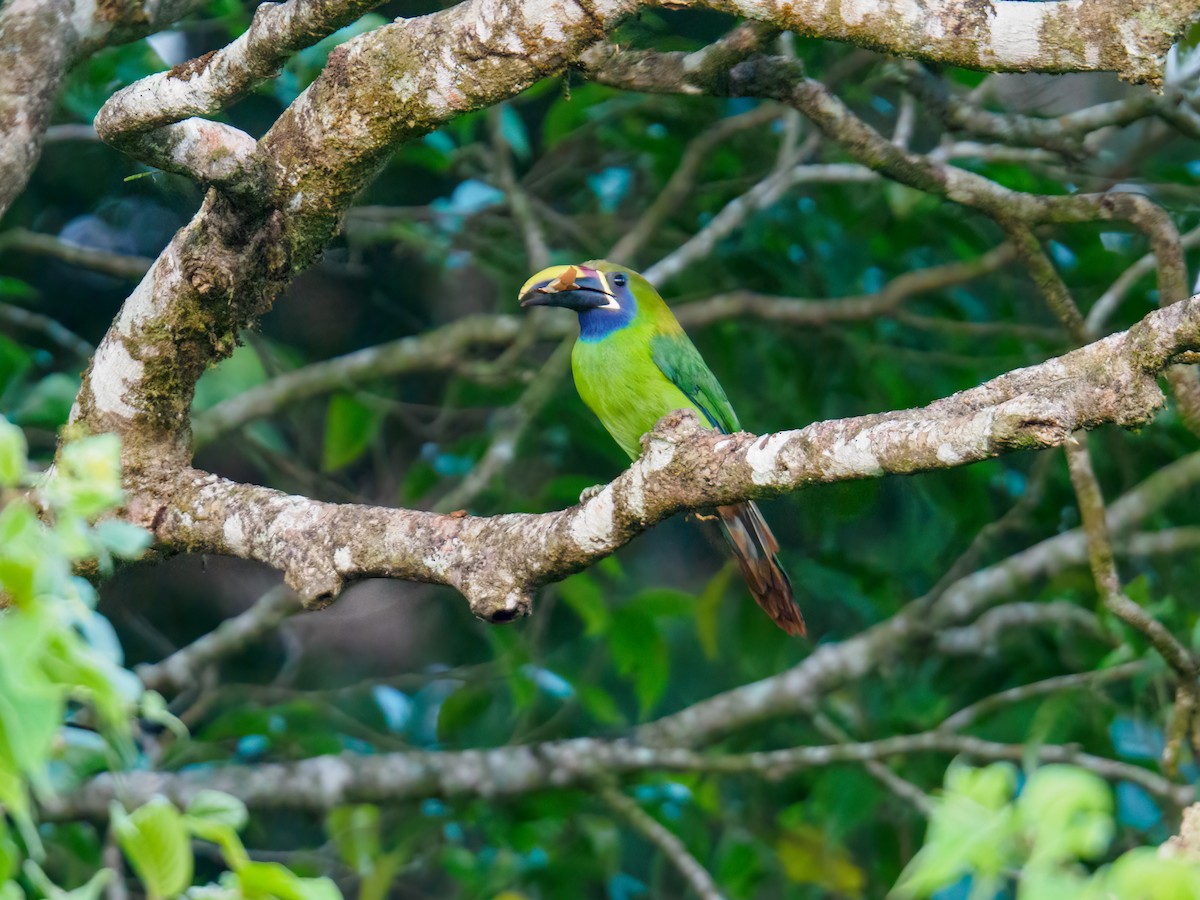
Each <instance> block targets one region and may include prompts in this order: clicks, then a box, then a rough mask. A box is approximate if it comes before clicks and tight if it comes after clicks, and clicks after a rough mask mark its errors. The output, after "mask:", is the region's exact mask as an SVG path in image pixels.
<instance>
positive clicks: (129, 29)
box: [0, 0, 201, 216]
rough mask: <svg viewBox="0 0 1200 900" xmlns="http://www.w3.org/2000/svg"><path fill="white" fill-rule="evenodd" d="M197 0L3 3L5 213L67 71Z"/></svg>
mask: <svg viewBox="0 0 1200 900" xmlns="http://www.w3.org/2000/svg"><path fill="white" fill-rule="evenodd" d="M200 5H201V4H200V2H199V0H115V2H106V3H92V2H86V0H7V2H5V3H4V4H3V5H0V216H3V215H4V213H5V211H6V210H7V209H8V207H9V205H10V204H11V203H12V201H13V200H14V199H15V198H16V197H17V195H18V194H20V193H21V191H22V190H24V188H25V184H26V182H27V181H28V180H29V174H30V172H32V171H33V167H34V165H35V164H36V163H37V160H38V157H39V156H40V155H41V150H42V141H43V139H44V136H45V132H46V126H47V125H48V124H49V120H50V113H51V111H52V110H53V107H54V101H55V98H56V97H57V96H58V89H59V86H60V85H61V83H62V78H63V75H64V74H65V73H66V72H67V70H68V69H70V68H71V66H72V65H74V64H75V63H76V62H78V61H79V60H80V59H83V58H84V57H85V56H87V55H88V54H90V53H94V52H95V51H96V50H98V49H100V48H101V47H104V46H107V45H109V44H118V43H124V42H126V41H131V40H136V39H137V38H140V37H144V36H145V35H147V34H151V33H152V32H154V31H158V30H160V29H161V28H163V27H164V26H165V25H168V24H169V23H171V22H173V21H175V20H176V19H179V18H180V17H182V16H184V15H187V14H188V13H189V12H191V11H192V10H193V9H195V8H196V7H198V6H200Z"/></svg>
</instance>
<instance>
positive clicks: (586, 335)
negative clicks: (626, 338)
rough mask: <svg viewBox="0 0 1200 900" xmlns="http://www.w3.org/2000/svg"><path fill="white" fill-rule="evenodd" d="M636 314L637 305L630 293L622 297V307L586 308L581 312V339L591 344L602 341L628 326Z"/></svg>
mask: <svg viewBox="0 0 1200 900" xmlns="http://www.w3.org/2000/svg"><path fill="white" fill-rule="evenodd" d="M635 315H637V306H636V304H634V302H633V297H632V296H630V295H628V294H626V296H624V297H622V298H621V308H620V309H585V310H584V311H583V312H581V313H580V314H579V339H580V340H581V341H587V342H588V343H589V344H591V343H595V342H596V341H602V340H604V339H605V338H606V337H608V336H609V335H610V334H612V333H613V332H614V331H620V330H621V329H622V328H625V327H627V326H628V325H629V324H630V323H631V322H632V321H633V317H634V316H635Z"/></svg>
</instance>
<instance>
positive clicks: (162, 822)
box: [111, 797, 192, 898]
mask: <svg viewBox="0 0 1200 900" xmlns="http://www.w3.org/2000/svg"><path fill="white" fill-rule="evenodd" d="M111 818H112V827H113V830H114V833H115V834H116V837H117V843H118V844H120V846H121V849H122V850H123V851H124V852H125V856H126V857H127V858H128V859H129V863H130V865H132V866H133V870H134V871H135V872H136V873H137V876H138V878H140V879H141V881H142V884H144V885H145V886H146V891H147V893H148V894H149V896H151V897H155V898H162V897H174V896H175V895H176V894H181V893H183V892H184V890H186V889H187V887H188V886H189V885H190V884H191V883H192V844H191V840H190V838H189V836H188V830H187V828H186V827H185V825H184V820H183V816H182V815H181V814H180V812H179V810H177V809H176V808H175V807H174V806H172V805H171V804H170V803H169V802H168V801H167V800H165V799H163V798H162V797H157V798H155V799H154V800H151V801H150V802H149V803H146V804H145V805H143V806H140V807H138V808H137V809H135V810H134V811H133V812H132V813H131V814H127V813H126V812H125V811H124V810H123V809H121V807H120V806H119V805H117V804H115V803H114V804H113V807H112V813H111Z"/></svg>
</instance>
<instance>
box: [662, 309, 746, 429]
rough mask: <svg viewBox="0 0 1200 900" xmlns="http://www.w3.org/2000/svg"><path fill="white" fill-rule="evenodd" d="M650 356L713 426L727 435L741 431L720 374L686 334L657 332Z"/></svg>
mask: <svg viewBox="0 0 1200 900" xmlns="http://www.w3.org/2000/svg"><path fill="white" fill-rule="evenodd" d="M650 357H651V359H653V360H654V364H655V365H656V366H658V368H659V370H660V371H661V372H662V373H663V374H664V375H666V376H667V379H668V380H670V381H671V382H672V383H673V384H674V385H675V386H676V387H677V388H679V390H681V391H682V392H683V393H684V394H685V395H686V396H687V398H688V399H689V400H691V401H692V403H694V404H696V408H697V409H699V410H700V411H701V412H702V413H704V416H705V418H707V419H708V421H709V424H710V425H712V427H713V428H716V429H717V430H718V431H724V432H725V433H726V434H732V433H733V432H735V431H740V430H741V426H740V425H739V424H738V419H737V414H736V413H734V411H733V407H732V406H730V405H729V398H728V397H726V396H725V391H724V389H723V388H722V387H721V383H720V382H719V381H717V376H715V375H713V373H712V372H711V371H709V368H708V366H706V365H705V364H704V358H703V357H702V356H701V355H700V351H699V350H697V349H696V347H695V345H693V344H692V342H691V340H689V339H688V336H687V335H686V334H684V333H683V332H679V333H677V334H660V335H656V336H655V337H654V338H652V339H651V341H650Z"/></svg>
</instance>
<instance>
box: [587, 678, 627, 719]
mask: <svg viewBox="0 0 1200 900" xmlns="http://www.w3.org/2000/svg"><path fill="white" fill-rule="evenodd" d="M575 690H576V694H577V695H578V697H579V702H580V703H581V704H582V705H583V708H584V709H585V710H587V712H588V715H590V716H591V717H592V718H593V719H595V720H596V721H597V722H599V723H600V724H602V725H624V724H625V717H624V716H623V715H621V710H620V708H619V707H618V706H617V701H616V700H614V699H613V696H612V694H610V693H609V692H608V691H606V690H605V689H604V688H602V687H600V685H598V684H587V683H586V682H583V683H580V684H577V685H576V686H575Z"/></svg>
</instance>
